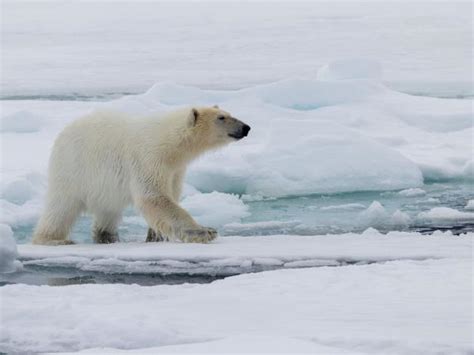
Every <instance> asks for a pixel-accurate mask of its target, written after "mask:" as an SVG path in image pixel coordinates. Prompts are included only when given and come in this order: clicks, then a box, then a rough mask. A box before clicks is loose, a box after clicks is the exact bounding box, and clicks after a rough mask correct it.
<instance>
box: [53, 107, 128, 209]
mask: <svg viewBox="0 0 474 355" xmlns="http://www.w3.org/2000/svg"><path fill="white" fill-rule="evenodd" d="M131 129H133V118H132V117H130V116H128V115H126V114H123V113H117V112H110V111H97V112H93V113H91V114H89V115H87V116H85V117H83V118H80V119H78V120H76V121H74V122H73V123H71V124H70V125H68V126H67V127H66V128H65V129H64V130H63V131H62V132H61V133H60V134H59V136H58V138H57V139H56V141H55V143H54V147H53V151H52V154H51V159H50V166H49V175H50V184H51V185H53V186H50V187H51V190H53V191H60V192H61V193H62V194H64V195H66V196H69V197H70V198H79V197H80V198H81V200H83V203H84V204H85V206H86V207H87V209H88V210H93V209H94V206H95V207H97V208H104V207H105V206H104V205H107V206H108V208H110V206H113V205H117V207H119V206H120V207H122V206H123V205H126V204H128V203H129V202H130V196H129V195H130V194H129V184H130V176H129V174H130V173H129V172H130V168H129V167H128V166H126V165H127V164H129V159H127V157H128V155H129V154H130V152H129V140H130V130H131ZM63 186H64V187H66V186H67V191H66V188H62V187H63Z"/></svg>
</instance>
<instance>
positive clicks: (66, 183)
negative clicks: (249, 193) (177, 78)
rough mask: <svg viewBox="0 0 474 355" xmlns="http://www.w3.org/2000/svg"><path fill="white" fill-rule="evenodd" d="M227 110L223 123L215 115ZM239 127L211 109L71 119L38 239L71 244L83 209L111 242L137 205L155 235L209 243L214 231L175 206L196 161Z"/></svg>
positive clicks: (55, 158) (57, 148)
mask: <svg viewBox="0 0 474 355" xmlns="http://www.w3.org/2000/svg"><path fill="white" fill-rule="evenodd" d="M222 114H225V115H226V116H228V118H229V122H228V123H227V124H225V125H224V124H218V122H217V119H216V117H218V116H219V115H222ZM196 115H198V118H197V119H196ZM239 125H240V126H241V125H242V122H240V121H238V120H236V119H233V118H232V117H230V115H229V114H228V113H226V112H224V111H222V110H220V109H218V108H214V107H213V108H202V109H197V110H196V109H191V110H190V109H183V110H179V111H175V112H172V113H170V114H168V115H166V116H164V117H156V116H150V117H144V118H136V117H131V116H128V115H125V114H121V113H114V112H95V113H92V114H90V115H88V116H86V117H83V118H81V119H79V120H77V121H75V122H73V123H72V124H70V125H69V126H67V127H66V128H65V129H64V130H63V132H62V133H61V134H60V135H59V136H58V138H57V139H56V142H55V144H54V147H53V151H52V154H51V159H50V166H49V186H48V195H47V201H46V208H45V211H44V213H43V215H42V216H41V219H40V221H39V223H38V226H37V228H36V230H35V234H34V238H33V242H34V243H37V244H67V243H70V242H69V241H68V239H67V237H68V234H69V231H70V229H71V227H72V225H73V224H74V222H75V220H76V219H77V217H78V215H79V214H80V213H81V212H83V211H87V212H89V213H91V214H93V215H94V236H95V240H96V242H113V241H115V240H116V239H117V226H118V224H119V222H120V220H121V216H122V211H123V209H124V208H125V207H126V206H128V205H129V204H132V203H133V204H134V205H135V206H136V207H137V208H138V209H139V210H140V211H141V212H142V214H143V216H144V217H145V219H146V220H147V223H148V224H149V226H150V227H151V228H152V229H153V230H154V231H156V232H157V233H160V234H162V235H166V236H167V237H168V238H170V239H180V240H183V241H191V242H195V241H198V242H207V241H209V240H212V239H213V238H215V237H216V235H217V234H216V231H215V230H213V229H212V228H205V227H201V226H199V225H198V224H197V223H196V222H195V221H194V220H193V218H192V217H191V216H190V215H189V214H188V213H187V212H186V211H185V210H183V209H182V208H181V207H179V206H178V201H179V196H180V194H181V188H182V183H183V178H184V174H185V171H186V166H187V165H188V164H189V162H190V161H191V160H192V159H194V158H196V157H197V156H198V155H200V154H202V153H203V152H204V151H206V150H208V149H211V148H215V147H218V146H220V145H223V144H226V143H228V142H230V141H232V140H233V139H232V138H230V137H229V136H228V134H227V132H231V131H232V130H235V129H237V128H238V127H240V126H239ZM236 127H237V128H236ZM104 236H105V240H104ZM101 238H102V240H101Z"/></svg>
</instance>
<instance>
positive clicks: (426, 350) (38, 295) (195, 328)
mask: <svg viewBox="0 0 474 355" xmlns="http://www.w3.org/2000/svg"><path fill="white" fill-rule="evenodd" d="M333 239H334V238H333ZM440 249H442V248H440ZM471 281H472V259H470V258H467V259H452V258H448V259H440V260H434V259H429V260H397V261H392V262H386V263H378V264H370V265H348V266H338V267H316V268H307V269H287V270H276V271H268V272H261V273H253V274H246V275H240V276H235V277H230V278H227V279H224V280H219V281H215V282H212V283H210V284H203V285H199V284H183V285H175V286H153V287H140V286H137V285H120V284H110V285H91V284H89V285H77V286H67V287H50V286H27V285H21V284H19V285H7V286H4V287H2V288H0V294H1V298H2V302H3V303H4V304H8V305H9V307H4V308H3V310H2V324H3V326H4V331H3V332H2V335H1V338H0V351H2V352H10V351H13V350H14V351H16V352H57V351H78V350H85V349H93V350H91V352H98V353H101V352H104V348H106V349H107V348H108V351H112V352H114V349H125V350H131V351H132V352H145V351H147V352H151V353H154V352H178V351H191V352H196V351H198V352H199V351H202V352H208V351H214V352H219V351H222V352H227V351H229V350H231V349H232V350H239V351H240V350H242V351H249V350H252V351H256V350H259V351H270V352H273V350H275V349H276V346H277V345H279V344H287V345H286V346H285V345H282V347H281V351H283V350H285V349H286V350H289V349H290V347H291V351H292V352H298V351H299V350H301V351H303V352H311V351H316V352H318V351H323V352H324V353H326V351H327V352H329V353H331V352H333V353H344V352H349V353H353V352H354V351H355V352H359V353H393V354H395V353H396V354H420V353H423V354H436V353H440V352H442V353H468V352H470V351H472V315H471V312H470V311H469V310H470V309H471V307H472V282H471ZM364 285H365V286H364ZM367 285H372V287H366V286H367ZM32 300H34V302H33V301H32ZM45 320H47V321H45ZM254 342H255V347H253V346H252V345H253V344H254ZM237 344H240V345H237ZM232 345H237V348H230V346H232Z"/></svg>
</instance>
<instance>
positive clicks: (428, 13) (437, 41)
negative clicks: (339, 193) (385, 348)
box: [1, 1, 473, 98]
mask: <svg viewBox="0 0 474 355" xmlns="http://www.w3.org/2000/svg"><path fill="white" fill-rule="evenodd" d="M2 10H3V13H4V14H5V16H4V17H3V23H2V49H3V53H2V54H3V56H2V69H3V70H2V83H1V84H2V95H3V96H15V95H21V96H26V95H32V96H34V95H39V96H43V97H44V96H47V95H51V96H52V97H54V95H56V96H57V97H60V98H61V95H69V96H71V95H78V94H79V95H101V94H104V93H123V92H133V93H138V92H143V91H144V90H146V89H147V88H148V87H150V86H151V85H153V83H155V82H163V81H170V82H177V83H179V84H184V85H194V86H200V87H207V88H216V87H219V88H225V89H229V88H241V87H246V86H252V85H255V84H262V83H268V82H271V81H276V80H280V79H282V78H288V77H295V76H298V77H313V76H315V75H316V68H318V67H322V66H324V65H326V64H328V63H330V62H332V61H334V60H338V62H336V63H339V62H340V61H342V62H343V63H344V60H346V59H347V58H353V60H358V61H359V64H358V66H357V69H358V70H357V71H354V70H353V69H352V66H350V67H349V68H348V69H347V70H345V69H344V68H341V65H340V64H337V68H336V69H337V72H336V75H337V77H340V75H341V74H342V73H343V69H344V72H349V73H350V74H351V77H352V78H354V77H358V74H359V73H360V72H362V71H363V72H364V73H365V74H366V75H367V74H368V73H374V72H377V71H378V70H379V69H377V68H379V66H378V64H376V65H373V66H372V65H371V66H366V64H365V62H362V63H361V62H360V59H369V60H372V61H375V62H380V63H381V64H382V69H383V77H384V79H385V81H386V82H388V83H390V85H392V86H394V87H396V88H402V89H405V90H408V91H411V92H415V93H427V92H428V93H432V94H436V95H449V96H455V95H458V94H461V95H462V94H464V95H472V90H473V89H472V85H471V83H470V82H469V81H470V79H471V74H472V63H471V42H472V28H471V27H472V16H471V11H472V8H471V4H470V2H456V4H455V5H453V4H452V3H451V2H445V1H434V2H430V3H429V4H427V3H426V2H424V1H393V2H392V1H391V2H388V3H387V2H383V3H377V2H361V1H349V2H347V3H344V4H343V5H342V3H341V2H339V1H306V2H305V1H301V2H294V1H291V2H290V1H288V2H273V3H271V4H269V3H266V2H240V1H224V2H215V1H199V2H191V3H189V4H186V5H185V6H183V4H182V2H154V1H146V2H143V3H140V4H139V6H137V5H136V4H135V3H132V2H113V3H112V2H89V3H88V4H87V6H83V4H82V2H80V1H79V2H76V1H68V2H67V3H63V4H61V6H57V4H56V3H54V2H52V3H36V2H33V3H31V2H28V3H25V2H18V1H4V4H3V6H2ZM211 14H212V16H211ZM85 23H87V25H85ZM117 24H119V25H117ZM178 44H179V46H178ZM334 66H335V65H334V64H333V65H332V66H330V67H334ZM345 77H347V76H345ZM371 77H373V75H372V76H371Z"/></svg>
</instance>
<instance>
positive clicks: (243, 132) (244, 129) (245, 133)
mask: <svg viewBox="0 0 474 355" xmlns="http://www.w3.org/2000/svg"><path fill="white" fill-rule="evenodd" d="M249 131H250V126H249V125H247V124H244V126H243V127H242V135H243V136H244V137H247V135H248V134H249Z"/></svg>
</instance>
